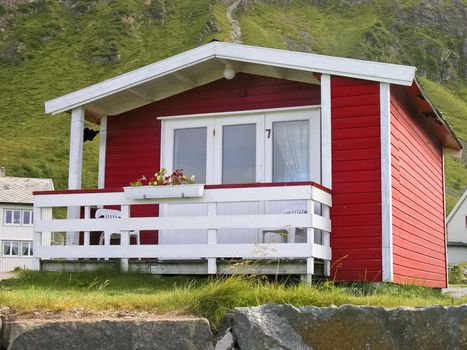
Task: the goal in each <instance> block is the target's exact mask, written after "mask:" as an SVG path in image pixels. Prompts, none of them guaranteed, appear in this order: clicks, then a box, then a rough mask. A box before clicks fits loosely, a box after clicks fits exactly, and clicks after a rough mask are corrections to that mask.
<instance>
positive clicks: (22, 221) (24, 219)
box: [3, 209, 34, 225]
mask: <svg viewBox="0 0 467 350" xmlns="http://www.w3.org/2000/svg"><path fill="white" fill-rule="evenodd" d="M4 218H5V219H4V220H3V222H4V224H5V225H32V224H33V223H34V217H33V212H32V210H17V209H5V212H4Z"/></svg>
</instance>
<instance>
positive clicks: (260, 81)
mask: <svg viewBox="0 0 467 350" xmlns="http://www.w3.org/2000/svg"><path fill="white" fill-rule="evenodd" d="M310 74H311V73H310ZM320 103H321V98H320V87H319V86H318V85H312V84H306V83H299V82H293V81H288V80H281V79H275V78H268V77H260V76H255V75H249V74H242V73H240V74H237V75H236V77H235V79H233V80H225V79H220V80H217V81H215V82H212V83H210V84H206V85H203V86H200V87H198V88H195V89H192V90H189V91H186V92H183V93H181V94H178V95H175V96H172V97H169V98H167V99H164V100H161V101H158V102H154V103H152V104H148V105H146V106H143V107H141V108H138V109H135V110H132V111H129V112H127V113H124V114H121V115H118V116H112V117H109V118H108V135H107V162H106V179H105V187H106V188H110V187H121V186H126V185H127V184H128V183H129V182H131V181H134V180H135V179H137V178H139V177H141V175H143V174H145V175H146V176H147V175H150V174H151V173H152V172H154V170H156V169H158V168H159V167H160V137H161V135H160V133H161V130H160V122H159V121H158V120H157V117H158V116H169V115H183V114H195V113H211V112H228V111H242V110H251V109H262V108H278V107H292V106H304V105H319V104H320ZM132 215H133V216H138V215H140V216H144V215H158V208H157V207H156V206H154V205H153V206H148V207H147V208H145V209H138V210H134V211H133V212H132ZM156 241H157V236H156V235H155V234H154V233H143V234H142V242H143V243H154V242H156Z"/></svg>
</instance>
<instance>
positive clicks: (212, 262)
mask: <svg viewBox="0 0 467 350" xmlns="http://www.w3.org/2000/svg"><path fill="white" fill-rule="evenodd" d="M216 215H217V203H215V202H214V203H208V216H216ZM208 244H212V245H213V244H217V230H216V229H208ZM216 273H217V259H216V258H208V274H216Z"/></svg>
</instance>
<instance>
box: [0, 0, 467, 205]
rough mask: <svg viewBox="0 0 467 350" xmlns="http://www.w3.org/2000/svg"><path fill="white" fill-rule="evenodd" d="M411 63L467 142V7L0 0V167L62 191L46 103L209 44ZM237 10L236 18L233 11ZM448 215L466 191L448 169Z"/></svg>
mask: <svg viewBox="0 0 467 350" xmlns="http://www.w3.org/2000/svg"><path fill="white" fill-rule="evenodd" d="M234 2H235V3H238V4H237V5H235V4H234V5H235V6H234V7H233V9H235V11H233V10H232V11H230V13H229V16H233V17H234V19H236V20H237V21H238V23H239V26H240V28H239V29H240V31H241V33H237V36H238V34H241V37H240V39H241V40H242V42H243V43H245V44H252V45H259V46H269V47H277V48H284V49H290V50H299V51H313V52H317V53H323V54H330V55H338V56H346V57H355V58H364V59H373V60H380V61H385V62H397V63H403V64H411V65H415V66H417V67H418V75H419V77H421V78H422V79H421V81H422V83H423V85H424V87H425V88H426V89H427V91H428V93H429V94H430V96H431V98H432V100H433V102H434V103H435V104H436V105H437V106H438V107H439V108H440V110H441V111H442V112H443V113H444V114H445V116H446V117H447V118H448V120H449V121H450V122H451V124H452V126H453V127H454V129H455V130H456V132H457V133H458V135H459V136H460V137H461V138H463V139H464V140H467V130H466V128H465V125H466V119H467V107H466V100H467V90H466V88H465V86H466V72H467V69H466V62H467V60H466V56H467V39H465V38H466V37H467V36H466V28H465V26H466V23H467V20H466V1H465V0H462V1H461V0H449V1H441V2H440V1H435V0H418V1H417V0H410V1H401V0H400V1H389V0H379V1H374V0H356V1H351V0H335V1H330V0H315V1H290V0H269V1H267V0H265V1H260V0H251V1H247V0H242V1H233V0H230V1H229V0H224V1H222V0H175V1H174V0H171V1H170V0H152V1H151V0H146V1H144V2H141V1H136V0H128V1H125V0H118V1H109V0H99V1H98V0H95V1H84V0H66V1H62V2H56V1H47V0H36V1H33V2H29V1H19V0H17V1H14V0H9V1H2V2H0V81H1V84H0V120H1V123H0V138H1V142H0V165H2V166H5V167H6V168H7V172H8V174H10V175H17V176H38V177H52V178H53V179H54V181H55V183H56V187H57V188H65V187H66V176H67V158H68V138H69V135H68V132H69V116H68V115H67V114H62V115H59V116H55V117H52V116H46V115H45V114H44V112H43V103H44V101H46V100H49V99H51V98H54V97H56V96H60V95H63V94H65V93H67V92H70V91H73V90H76V89H78V88H82V87H84V86H87V85H89V84H92V83H95V82H98V81H101V80H103V79H106V78H109V77H112V76H114V75H116V74H119V73H122V72H125V71H128V70H131V69H134V68H137V67H140V66H143V65H145V64H148V63H152V62H154V61H157V60H160V59H162V58H165V57H168V56H171V55H173V54H176V53H178V52H182V51H185V50H187V49H189V48H192V47H196V46H198V45H200V44H203V43H206V42H208V41H209V40H211V39H212V38H214V37H215V38H217V39H220V40H229V38H230V37H231V31H232V24H231V21H230V20H229V18H228V16H227V8H228V7H229V6H230V5H232V4H233V3H234ZM231 9H232V8H231ZM97 144H98V141H97V140H95V141H93V142H87V143H86V144H85V152H84V155H85V173H84V177H83V181H84V186H85V187H91V186H95V182H96V172H97ZM446 164H447V171H446V173H447V193H448V206H449V207H450V208H451V207H452V205H453V202H454V201H455V199H456V198H458V197H459V196H460V194H461V193H462V191H463V189H464V188H465V187H466V186H467V169H466V166H465V162H462V161H457V160H452V159H450V158H449V159H447V161H446Z"/></svg>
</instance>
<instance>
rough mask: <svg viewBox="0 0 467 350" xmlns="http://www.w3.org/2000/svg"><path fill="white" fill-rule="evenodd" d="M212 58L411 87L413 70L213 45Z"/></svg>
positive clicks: (351, 60) (391, 65)
mask: <svg viewBox="0 0 467 350" xmlns="http://www.w3.org/2000/svg"><path fill="white" fill-rule="evenodd" d="M214 44H215V51H216V57H217V58H219V59H225V60H238V61H243V62H249V63H256V64H263V65H270V66H276V67H282V68H289V69H296V70H304V71H310V72H317V73H323V74H330V75H338V76H345V77H350V78H357V79H364V80H372V81H378V82H383V83H390V84H396V85H405V86H410V85H412V82H413V80H414V79H415V71H416V68H415V67H412V66H403V65H399V64H391V63H381V62H372V61H364V60H357V59H352V58H343V57H334V56H325V55H317V54H310V53H304V52H295V51H286V50H278V49H270V48H263V47H256V46H248V45H238V44H230V43H222V42H215V43H214Z"/></svg>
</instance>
